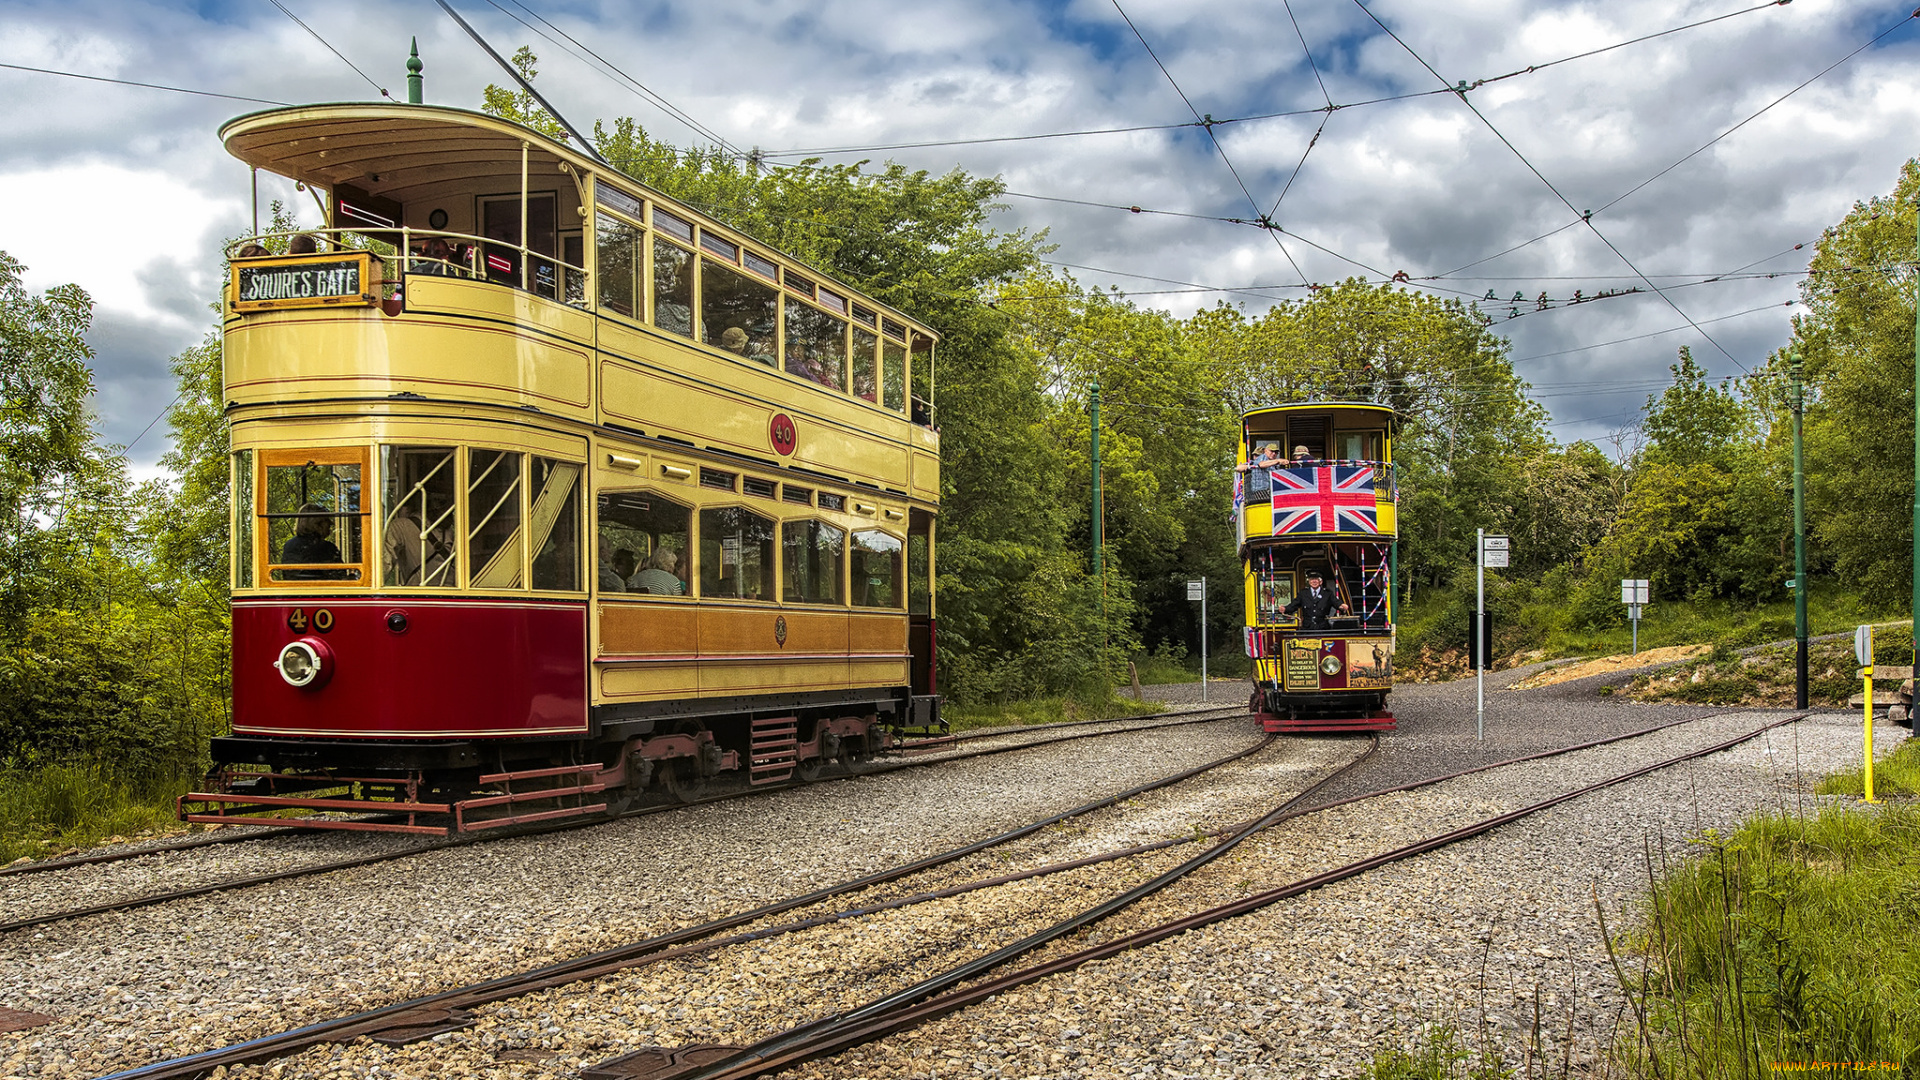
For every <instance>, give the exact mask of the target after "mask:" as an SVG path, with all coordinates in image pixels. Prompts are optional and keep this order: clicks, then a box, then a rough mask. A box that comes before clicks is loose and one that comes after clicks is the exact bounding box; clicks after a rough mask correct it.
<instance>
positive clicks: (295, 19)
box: [267, 0, 393, 101]
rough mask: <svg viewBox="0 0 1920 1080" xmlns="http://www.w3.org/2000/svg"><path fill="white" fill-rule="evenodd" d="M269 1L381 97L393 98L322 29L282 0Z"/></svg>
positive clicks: (268, 0)
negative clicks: (302, 19) (329, 39)
mask: <svg viewBox="0 0 1920 1080" xmlns="http://www.w3.org/2000/svg"><path fill="white" fill-rule="evenodd" d="M267 2H268V3H269V4H272V5H273V6H274V7H277V8H279V9H280V14H282V15H285V16H286V17H287V18H289V19H292V20H293V23H294V25H295V26H298V27H299V28H300V29H302V30H305V31H306V32H307V33H309V34H311V35H313V40H315V41H317V42H319V43H320V44H321V45H323V46H325V47H326V50H327V51H328V52H330V53H332V54H333V55H335V56H337V57H339V58H340V62H341V63H343V64H345V65H347V66H348V67H350V68H352V69H353V73H354V74H355V75H358V76H360V77H361V78H363V79H365V80H367V85H368V86H371V87H373V88H374V89H375V90H376V91H378V92H379V94H380V96H381V97H383V98H386V99H387V100H389V101H391V100H393V95H392V94H389V93H387V88H386V87H384V86H381V85H380V84H379V83H377V82H374V81H373V78H372V77H371V76H369V75H368V74H367V73H366V72H364V71H361V70H360V66H359V65H358V64H355V63H354V62H353V61H351V60H349V59H347V56H346V54H345V53H343V52H341V51H340V50H339V49H336V48H334V47H333V44H332V42H329V41H328V40H327V39H326V38H323V37H321V36H320V31H318V30H315V29H314V28H313V27H311V26H308V25H307V24H306V23H304V22H301V21H300V16H298V15H295V14H294V13H293V12H292V11H290V10H288V8H287V5H285V4H283V3H281V2H280V0H267Z"/></svg>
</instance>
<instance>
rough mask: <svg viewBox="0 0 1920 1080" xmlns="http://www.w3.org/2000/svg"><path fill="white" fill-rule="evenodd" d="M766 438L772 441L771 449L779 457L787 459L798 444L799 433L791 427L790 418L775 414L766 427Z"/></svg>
mask: <svg viewBox="0 0 1920 1080" xmlns="http://www.w3.org/2000/svg"><path fill="white" fill-rule="evenodd" d="M767 438H769V439H771V440H772V441H773V448H774V450H775V451H776V452H778V453H779V455H780V456H781V457H788V456H790V455H791V454H792V453H793V448H794V447H795V446H797V445H798V444H799V442H800V431H799V429H797V428H795V427H794V426H793V418H792V417H790V416H788V415H787V414H786V413H775V414H774V415H773V422H772V423H771V424H768V425H767Z"/></svg>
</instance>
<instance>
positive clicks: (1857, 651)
mask: <svg viewBox="0 0 1920 1080" xmlns="http://www.w3.org/2000/svg"><path fill="white" fill-rule="evenodd" d="M1853 655H1854V658H1855V659H1857V660H1859V661H1860V677H1861V678H1863V679H1865V680H1866V681H1867V693H1866V698H1867V704H1866V706H1865V708H1866V711H1867V750H1866V770H1865V776H1866V793H1867V801H1868V802H1872V801H1873V625H1872V624H1871V623H1869V624H1868V625H1866V626H1862V627H1860V628H1858V629H1856V630H1855V631H1854V632H1853Z"/></svg>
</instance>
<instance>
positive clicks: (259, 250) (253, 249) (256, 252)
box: [234, 244, 273, 259]
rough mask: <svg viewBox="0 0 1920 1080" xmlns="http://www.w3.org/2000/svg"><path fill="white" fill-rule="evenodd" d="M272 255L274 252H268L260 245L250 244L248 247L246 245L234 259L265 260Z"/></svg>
mask: <svg viewBox="0 0 1920 1080" xmlns="http://www.w3.org/2000/svg"><path fill="white" fill-rule="evenodd" d="M271 254H273V252H271V251H268V250H267V249H266V248H263V247H261V246H260V245H259V244H248V245H246V246H244V247H242V248H241V249H240V251H239V253H238V254H236V255H235V256H234V258H236V259H264V258H266V257H267V256H268V255H271Z"/></svg>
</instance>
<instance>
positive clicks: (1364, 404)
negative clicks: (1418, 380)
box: [1240, 401, 1400, 423]
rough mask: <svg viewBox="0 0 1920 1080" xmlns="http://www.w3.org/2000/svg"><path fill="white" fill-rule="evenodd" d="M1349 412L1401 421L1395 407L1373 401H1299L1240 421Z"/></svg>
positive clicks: (1251, 412)
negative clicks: (1305, 414)
mask: <svg viewBox="0 0 1920 1080" xmlns="http://www.w3.org/2000/svg"><path fill="white" fill-rule="evenodd" d="M1348 410H1352V411H1357V412H1371V413H1385V414H1387V416H1388V417H1389V418H1391V419H1392V420H1394V421H1396V422H1397V421H1398V420H1399V419H1400V414H1399V413H1398V412H1396V411H1395V410H1394V408H1393V406H1391V405H1378V404H1375V403H1374V402H1371V401H1299V402H1295V403H1293V404H1291V405H1267V406H1263V407H1261V408H1258V409H1248V410H1247V411H1246V412H1244V413H1241V414H1240V421H1241V422H1242V423H1245V422H1247V421H1249V420H1254V419H1257V418H1259V417H1265V416H1284V415H1286V414H1288V413H1299V412H1346V411H1348Z"/></svg>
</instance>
